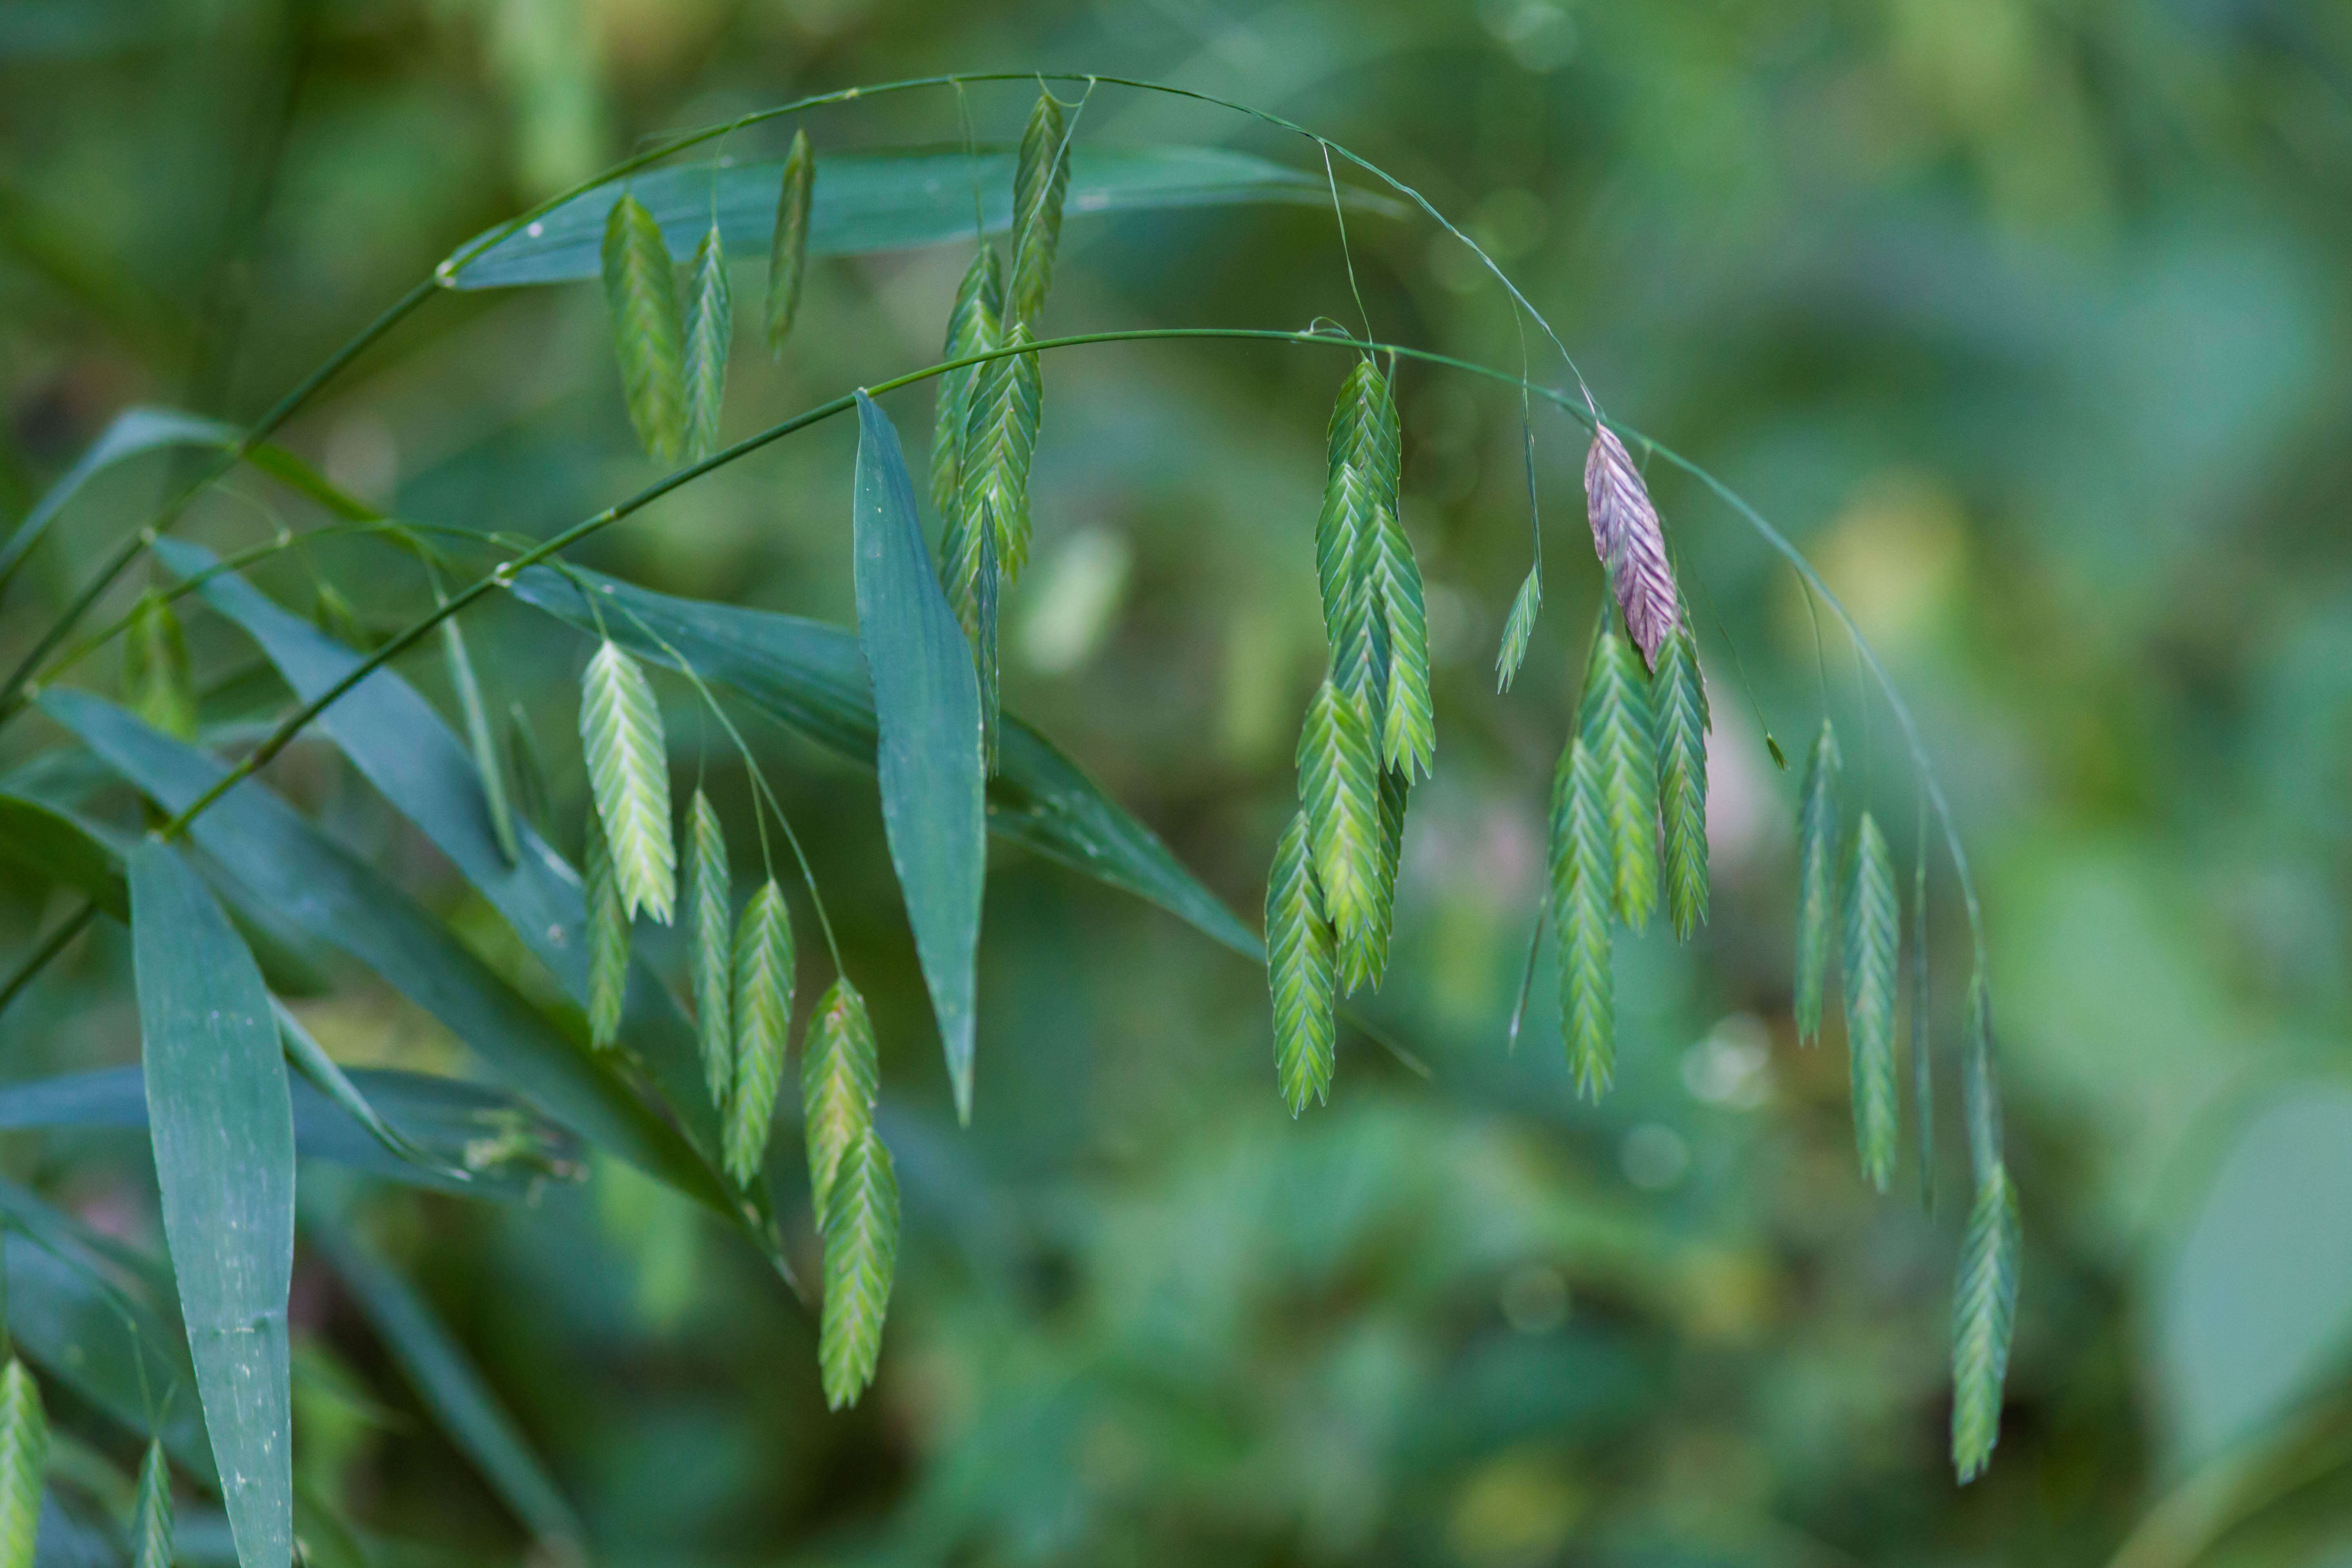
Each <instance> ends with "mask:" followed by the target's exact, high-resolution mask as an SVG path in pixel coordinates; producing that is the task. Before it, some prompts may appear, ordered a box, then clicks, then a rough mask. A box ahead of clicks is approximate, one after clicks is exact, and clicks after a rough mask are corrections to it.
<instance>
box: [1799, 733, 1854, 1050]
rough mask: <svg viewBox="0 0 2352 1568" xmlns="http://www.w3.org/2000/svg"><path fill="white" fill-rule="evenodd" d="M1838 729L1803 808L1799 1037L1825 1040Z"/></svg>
mask: <svg viewBox="0 0 2352 1568" xmlns="http://www.w3.org/2000/svg"><path fill="white" fill-rule="evenodd" d="M1842 766H1843V763H1841V762H1840V760H1839V757H1838V743H1837V731H1834V730H1833V729H1832V728H1831V727H1830V721H1828V720H1827V719H1824V720H1822V732H1821V734H1820V735H1819V736H1818V737H1816V738H1815V740H1814V742H1813V754H1812V756H1811V759H1810V760H1808V761H1807V762H1806V763H1805V784H1804V791H1803V793H1802V794H1801V795H1800V796H1799V798H1798V804H1797V1003H1796V1011H1797V1038H1798V1039H1799V1040H1801V1041H1804V1042H1807V1043H1811V1041H1814V1040H1817V1039H1819V1038H1821V1034H1822V991H1823V988H1824V987H1825V986H1826V985H1827V984H1828V983H1829V981H1828V976H1829V967H1830V944H1831V943H1832V942H1834V941H1836V940H1837V939H1836V935H1835V932H1836V931H1837V923H1838V921H1837V841H1838V799H1837V787H1838V773H1839V771H1840V769H1841V768H1842Z"/></svg>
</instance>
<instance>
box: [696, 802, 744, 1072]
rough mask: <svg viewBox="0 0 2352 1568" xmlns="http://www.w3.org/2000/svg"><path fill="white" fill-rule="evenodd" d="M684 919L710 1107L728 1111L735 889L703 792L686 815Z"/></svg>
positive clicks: (724, 838)
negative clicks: (691, 941) (690, 940)
mask: <svg viewBox="0 0 2352 1568" xmlns="http://www.w3.org/2000/svg"><path fill="white" fill-rule="evenodd" d="M686 823H687V829H686V913H687V922H688V927H689V934H690V935H691V936H692V937H693V939H694V1026H695V1037H696V1039H697V1041H698V1044H699V1045H700V1046H701V1047H702V1078H703V1081H704V1082H705V1083H706V1084H708V1085H709V1089H710V1103H711V1104H712V1105H714V1106H717V1107H718V1108H719V1110H722V1111H723V1110H726V1109H727V1090H728V1086H729V1085H730V1084H731V1083H733V1082H734V1079H735V1026H734V1021H733V1020H734V1012H733V1008H732V1005H731V1004H732V1001H733V995H732V988H733V984H734V978H733V973H732V970H731V968H730V942H731V939H732V937H733V934H734V928H735V918H734V910H733V904H734V890H733V889H734V884H733V881H732V879H731V878H730V875H729V873H728V868H727V835H726V834H725V832H724V831H722V830H721V829H720V827H719V813H718V811H717V810H716V809H715V808H713V807H712V805H711V804H710V797H709V795H705V794H703V793H702V792H701V791H700V790H699V789H698V790H696V791H695V792H694V799H693V801H692V803H691V804H689V805H688V806H687V809H686Z"/></svg>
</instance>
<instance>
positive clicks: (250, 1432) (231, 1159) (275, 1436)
mask: <svg viewBox="0 0 2352 1568" xmlns="http://www.w3.org/2000/svg"><path fill="white" fill-rule="evenodd" d="M131 949H132V955H133V958H132V963H133V968H134V970H135V971H136V973H137V976H138V992H139V1029H140V1036H141V1041H142V1055H143V1056H144V1058H145V1062H146V1068H145V1070H146V1079H147V1107H148V1116H149V1120H150V1123H151V1127H150V1132H151V1135H152V1138H153V1141H154V1146H155V1179H156V1182H157V1184H158V1185H159V1186H160V1187H161V1188H162V1189H163V1235H164V1238H165V1240H166V1241H167V1242H168V1243H169V1244H170V1247H171V1253H172V1265H173V1271H174V1272H175V1273H176V1274H177V1275H178V1278H179V1284H180V1315H181V1318H182V1320H183V1321H184V1322H185V1323H186V1325H187V1331H188V1348H189V1352H190V1354H191V1356H192V1357H193V1359H194V1363H195V1373H196V1388H197V1392H198V1393H199V1394H200V1395H201V1396H202V1399H203V1403H204V1409H205V1430H206V1431H207V1432H208V1433H209V1434H210V1435H211V1437H212V1446H213V1451H214V1452H215V1454H216V1455H218V1456H219V1457H220V1458H221V1461H222V1463H221V1470H222V1475H223V1479H224V1482H225V1483H226V1484H225V1485H224V1488H223V1494H222V1495H223V1498H224V1500H225V1501H226V1504H227V1507H228V1517H229V1528H230V1530H231V1531H232V1532H233V1533H234V1534H235V1536H236V1551H237V1559H238V1561H239V1563H242V1564H243V1565H244V1568H287V1565H288V1564H289V1563H291V1562H292V1559H293V1552H294V1472H293V1467H292V1462H291V1461H292V1453H293V1429H292V1422H293V1409H292V1404H291V1401H290V1398H289V1392H288V1384H287V1378H288V1367H287V1339H286V1297H287V1291H288V1289H289V1287H290V1285H291V1284H292V1280H293V1270H294V1111H293V1104H292V1101H291V1100H290V1098H289V1094H288V1091H287V1088H286V1064H285V1060H284V1058H283V1056H282V1054H281V1052H280V1048H279V1046H278V1030H277V1027H276V1026H275V1024H274V1023H273V1022H272V1020H271V1018H270V1014H269V994H268V992H267V991H266V990H264V989H263V987H262V984H261V972H260V971H259V970H257V969H256V968H255V967H254V963H253V958H252V955H251V954H249V953H248V952H246V949H245V944H244V942H241V941H239V940H238V938H237V935H236V931H234V930H233V929H232V928H231V927H230V925H229V923H228V917H227V916H226V915H225V914H223V913H222V912H221V908H220V905H219V904H217V903H215V901H214V900H213V896H212V894H211V893H210V892H208V891H207V890H206V889H205V885H204V884H203V883H202V882H201V881H199V880H197V879H196V875H195V873H194V872H193V871H191V870H189V869H188V868H187V866H186V865H185V864H184V862H183V861H182V860H181V858H180V857H179V854H178V853H177V851H175V850H173V848H172V847H170V846H169V845H166V844H163V843H161V842H159V841H152V840H151V841H150V842H148V843H146V844H143V845H142V846H141V847H140V848H139V850H138V852H137V853H136V854H134V855H133V856H132V857H131Z"/></svg>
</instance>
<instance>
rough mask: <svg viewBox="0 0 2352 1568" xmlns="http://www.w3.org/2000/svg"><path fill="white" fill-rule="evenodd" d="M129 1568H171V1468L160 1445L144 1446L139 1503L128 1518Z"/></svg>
mask: <svg viewBox="0 0 2352 1568" xmlns="http://www.w3.org/2000/svg"><path fill="white" fill-rule="evenodd" d="M131 1568H172V1467H171V1464H170V1463H169V1461H167V1460H166V1459H165V1458H163V1444H162V1443H161V1442H151V1443H149V1444H148V1445H147V1458H145V1459H144V1460H142V1462H141V1463H140V1466H139V1502H138V1506H137V1508H136V1509H135V1510H133V1512H132V1514H131Z"/></svg>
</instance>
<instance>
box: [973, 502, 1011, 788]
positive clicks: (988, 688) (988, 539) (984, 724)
mask: <svg viewBox="0 0 2352 1568" xmlns="http://www.w3.org/2000/svg"><path fill="white" fill-rule="evenodd" d="M980 523H981V526H980V527H979V528H978V529H976V530H974V531H975V532H977V533H978V534H979V535H980V563H979V571H978V574H977V575H978V579H979V580H978V582H977V583H975V584H973V593H972V622H973V628H972V640H971V658H972V663H973V664H974V665H975V666H976V667H977V668H978V669H979V672H980V753H981V763H982V766H983V767H984V768H986V770H987V772H988V776H989V777H991V778H994V777H995V776H996V735H997V730H998V729H999V727H1000V726H999V723H998V720H999V718H1000V717H1001V715H1000V714H999V711H998V709H999V700H998V689H997V679H996V595H997V589H998V588H999V586H1000V585H1001V584H1003V581H1004V576H1003V573H1002V572H1000V571H999V570H998V569H997V563H996V528H995V524H994V521H993V520H992V518H990V517H989V516H988V515H987V514H986V513H982V516H981V520H980Z"/></svg>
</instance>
